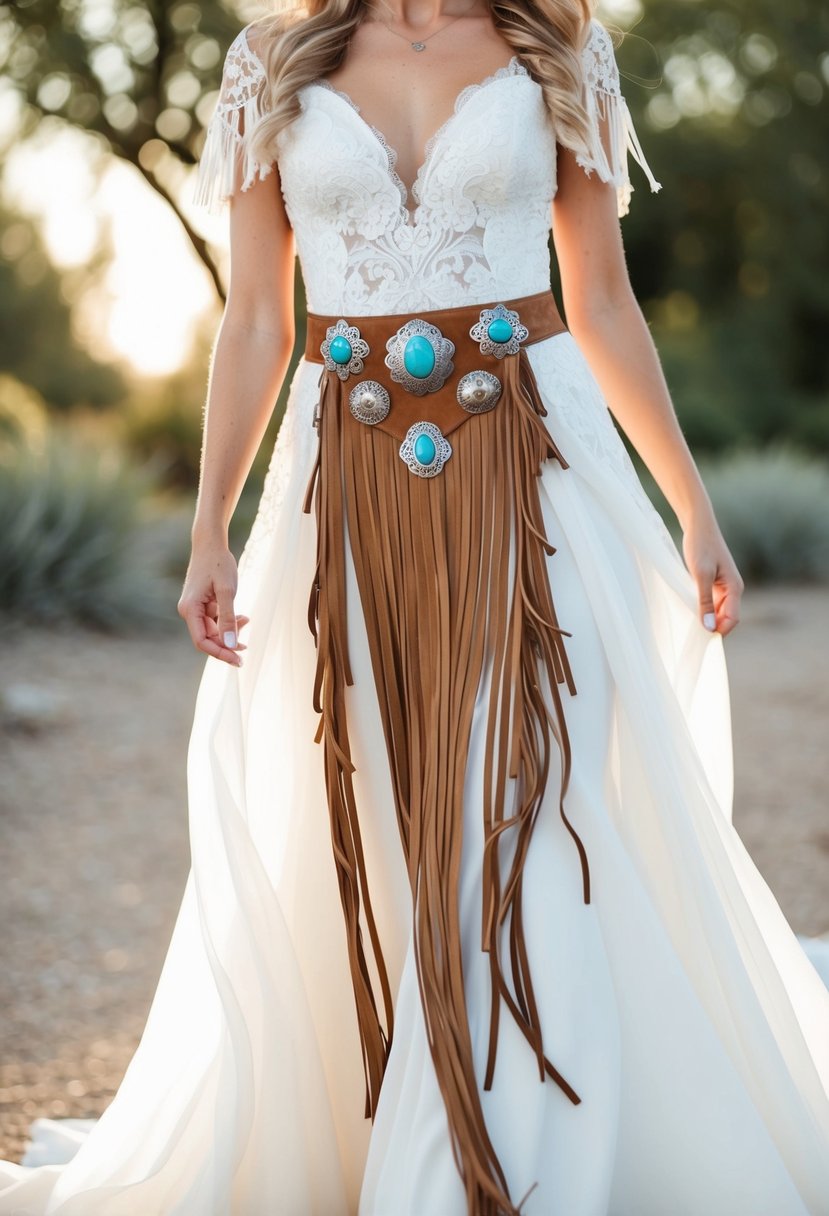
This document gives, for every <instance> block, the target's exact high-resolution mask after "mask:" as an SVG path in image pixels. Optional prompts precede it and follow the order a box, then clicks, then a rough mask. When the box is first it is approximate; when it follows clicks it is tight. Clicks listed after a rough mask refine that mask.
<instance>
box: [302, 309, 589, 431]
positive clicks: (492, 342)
mask: <svg viewBox="0 0 829 1216" xmlns="http://www.w3.org/2000/svg"><path fill="white" fill-rule="evenodd" d="M566 328H567V327H566V325H565V324H564V322H563V320H562V318H561V316H560V314H559V311H558V308H557V307H556V302H555V299H554V297H553V294H552V292H551V291H550V290H549V289H548V290H547V291H540V292H536V293H535V294H533V295H527V296H521V297H519V298H517V299H512V300H499V301H494V302H493V303H492V304H480V303H478V304H464V305H460V306H457V307H454V308H437V309H429V310H425V311H423V312H418V313H416V314H414V315H412V314H410V313H389V314H385V315H382V316H353V315H352V316H343V315H342V314H340V315H339V316H338V315H336V314H332V315H330V316H324V315H322V314H319V313H313V312H309V313H308V328H307V334H306V340H305V358H306V359H307V360H309V361H311V362H314V363H322V364H323V366H324V369H325V370H324V372H323V373H322V374H323V375H325V376H328V377H329V378H330V379H331V380H332V381H333V383H334V384H336V383H337V379H339V382H340V386H341V388H342V389H343V390H344V392H345V395H346V396H347V399H348V408H349V411H350V412H351V413H352V414H353V415H354V418H355V419H357V420H358V421H359V422H361V423H367V424H370V425H372V426H377V427H379V429H380V430H384V431H388V432H389V433H390V434H392V435H394V436H395V437H397V438H398V439H400V440H403V439H404V438H405V437H406V436H407V435H409V434H410V432H411V428H412V427H413V426H420V425H426V424H428V425H429V426H433V425H434V426H437V427H438V428H439V429H440V431H441V434H442V436H446V435H447V434H449V433H450V432H451V431H453V430H455V429H457V427H458V426H460V425H461V424H462V423H463V421H464V420H465V419H468V418H469V416H470V415H474V414H483V413H486V412H488V411H489V410H491V409H493V408H494V407H495V405H496V403H497V402H498V400H499V399H500V397H501V393H502V388H503V384H504V382H505V377H508V376H509V374H510V368H511V366H512V364H513V363H515V365H516V366H517V363H518V361H519V360H517V359H516V357H517V356H520V354H521V351H522V349H523V348H524V347H525V346H527V345H528V344H531V343H533V342H541V341H543V340H544V339H545V338H551V337H553V336H554V335H556V334H560V333H563V332H564V331H565V330H566ZM512 370H514V368H513V369H512ZM316 423H317V415H316V414H315V417H314V425H316Z"/></svg>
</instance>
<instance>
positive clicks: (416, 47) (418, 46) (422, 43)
mask: <svg viewBox="0 0 829 1216" xmlns="http://www.w3.org/2000/svg"><path fill="white" fill-rule="evenodd" d="M477 3H478V0H472V3H471V4H470V5H469V6H468V7H467V8H465V9H464V10H463V12H462V13H456V15H455V16H454V17H452V18H451V19H450V20H449V21H447V22H446V25H442V26H441V27H440V29H439V30H435V31H434V32H433V33H431V34H427V35H426V37H425V38H420V39H418V40H417V41H415V42H412V40H411V38H407V37H406V35H405V34H401V33H400V31H399V30H393V29H392V28H391V26H390V25H389V23H388V21H383V20H382V19H381V20H380V24H381V25H384V26H385V27H386V29H387V30H388V31H389V33H390V34H396V35H397V37H398V38H402V39H403V41H404V42H408V44H409V46H410V47H411V48H412V50H413V51H425V50H426V43H427V42H428V41H429V39H430V38H434V37H435V35H436V34H442V33H443V31H444V30H445V29H448V28H449V26H450V25H451V24H452V22H453V21H458V20H460V18H461V17H465V16H466V14H467V13H468V12H469V11H470V9H473V8H474V7H475V5H476V4H477ZM386 7H387V6H386Z"/></svg>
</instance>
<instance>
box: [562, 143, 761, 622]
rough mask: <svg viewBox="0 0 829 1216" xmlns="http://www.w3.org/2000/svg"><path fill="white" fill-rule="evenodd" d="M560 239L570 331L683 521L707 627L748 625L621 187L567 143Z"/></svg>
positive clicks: (740, 586)
mask: <svg viewBox="0 0 829 1216" xmlns="http://www.w3.org/2000/svg"><path fill="white" fill-rule="evenodd" d="M553 239H554V242H555V248H556V256H557V259H558V264H559V270H560V274H561V285H562V295H563V303H564V311H565V314H566V318H567V325H568V328H569V330H570V332H571V333H572V335H573V337H574V338H575V340H576V342H577V343H578V345H579V347H580V348H581V350H582V351H583V352H584V355H585V357H586V358H587V360H588V362H589V364H590V369H591V371H592V372H593V375H594V376H595V377H596V380H597V381H598V384H599V387H600V388H601V390H602V392H603V394H604V396H605V399H606V400H607V403H608V405H609V407H610V409H611V412H612V413H613V415H614V417H615V418H616V419H617V421H618V422H619V425H620V426H621V428H622V430H623V431H624V432H625V434H626V435H627V436H628V438H629V439H630V441H631V443H632V444H633V446H634V447H635V448H636V451H637V452H638V453H639V455H640V456H641V457H642V460H643V461H644V462H645V464H646V465H647V467H648V469H649V470H650V472H651V473H652V475H653V477H654V479H655V481H656V483H657V485H658V486H659V487H660V489H661V490H662V492H663V494H664V495H665V497H666V498H667V500H668V502H669V504H670V506H671V508H672V510H673V511H674V512H675V514H676V516H677V519H678V520H679V524H680V527H681V528H682V533H683V542H682V545H683V554H684V557H685V563H686V565H687V567H688V569H689V571H690V573H691V574H692V576H693V577H694V580H695V582H696V584H697V589H698V594H699V608H700V616H701V619H702V623H703V624H704V625H705V627H706V628H711V629H716V630H718V631H719V632H720V633H721V634H726V633H729V632H730V631H731V630H732V629H733V628H734V626H735V625H736V624H737V622H738V621H739V619H740V597H741V594H742V591H743V580H742V578H741V577H740V574H739V571H738V570H737V567H736V565H735V563H734V559H733V558H732V556H731V554H730V552H729V550H728V547H727V545H726V543H725V540H724V539H723V536H722V533H721V531H720V528H719V525H718V523H717V520H716V517H715V515H714V510H713V507H712V505H711V500H710V498H709V496H708V493H707V491H706V489H705V486H704V485H703V482H702V478H701V477H700V474H699V470H698V469H697V467H696V464H695V463H694V459H693V457H692V455H691V452H690V450H689V448H688V444H687V443H686V441H685V436H684V435H683V433H682V430H681V428H680V425H679V421H678V419H677V416H676V412H675V410H674V407H673V403H672V401H671V396H670V392H669V390H668V386H667V383H666V381H665V376H664V373H663V371H662V366H661V364H660V361H659V356H658V354H657V351H656V347H655V345H654V342H653V339H652V337H651V334H650V330H649V329H648V326H647V323H646V321H645V318H644V317H643V315H642V311H641V309H640V307H639V305H638V303H637V301H636V298H635V296H634V294H633V289H632V287H631V284H630V279H629V277H628V270H627V264H626V262H625V253H624V247H623V244H622V233H621V227H620V224H619V220H618V218H617V199H616V191H615V189H614V188H613V186H612V185H609V184H606V183H604V182H602V181H600V180H599V178H598V177H597V176H596V175H595V174H593V175H591V176H588V175H587V174H586V173H585V171H584V170H583V169H582V168H581V166H580V165H579V164H578V163H577V161H576V158H575V156H574V154H573V153H572V152H571V151H570V150H569V149H567V148H564V147H561V146H560V147H559V152H558V188H557V191H556V196H555V200H554V202H553Z"/></svg>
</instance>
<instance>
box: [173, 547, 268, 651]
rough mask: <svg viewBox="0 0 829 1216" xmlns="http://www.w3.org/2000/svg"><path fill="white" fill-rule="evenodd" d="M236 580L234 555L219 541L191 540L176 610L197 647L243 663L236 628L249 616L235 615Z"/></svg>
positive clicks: (243, 646)
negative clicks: (190, 550)
mask: <svg viewBox="0 0 829 1216" xmlns="http://www.w3.org/2000/svg"><path fill="white" fill-rule="evenodd" d="M237 584H238V570H237V566H236V559H235V557H234V556H233V554H232V553H231V552H230V549H229V548H228V547H227V544H226V543H224V542H222V541H209V542H204V541H200V542H194V543H193V547H192V552H191V554H190V562H189V564H188V566H187V574H186V575H185V578H184V586H183V588H182V592H181V596H180V597H179V601H178V605H177V610H178V614H179V616H180V617H182V618H183V619H184V622H185V624H186V625H187V628H188V630H189V632H190V637H191V639H192V641H193V645H194V646H195V648H196V650H200V651H202V652H203V653H204V654H209V655H212V656H213V657H214V658H216V659H221V660H222V661H223V662H224V663H230V664H232V665H233V666H234V667H241V666H242V659H241V656H240V655H239V653H238V652H239V651H240V650H245V649H246V647H245V645H244V643H243V642H240V641H239V631H240V630H241V629H242V627H243V626H244V625H246V624H247V623H248V621H249V620H250V618H249V617H246V616H236V614H235V612H234V605H233V601H234V598H235V596H236V588H237Z"/></svg>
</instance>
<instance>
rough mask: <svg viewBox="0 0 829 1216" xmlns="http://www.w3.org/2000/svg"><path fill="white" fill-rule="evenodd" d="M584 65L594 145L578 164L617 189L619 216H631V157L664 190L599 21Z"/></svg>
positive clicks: (586, 49) (654, 188)
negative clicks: (604, 138)
mask: <svg viewBox="0 0 829 1216" xmlns="http://www.w3.org/2000/svg"><path fill="white" fill-rule="evenodd" d="M582 63H583V67H584V82H585V96H584V101H585V107H586V109H587V117H588V120H589V125H590V142H589V145H588V148H587V151H586V152H582V153H577V155H576V160H577V162H578V164H580V165H581V167H582V168H583V169H584V170H585V172H586V173H588V174H589V173H591V172H592V171H593V170H595V171H596V173H597V174H598V176H599V179H600V180H601V181H603V182H608V183H610V184H611V185H613V186H615V187H616V197H617V202H618V213H619V215H620V216H623V215H627V213H628V211H629V209H630V196H631V194H632V193H633V186H632V185H631V182H630V175H629V173H628V154H630V155H631V156H632V157H633V159H634V160H635V161H636V163H637V164H638V165H639V166H640V167H641V168H642V170H643V171H644V173H645V176H646V177H647V179H648V182H649V183H650V188H651V190H652V191H653V192H654V193H656V191H657V190H661V189H662V186H661V184H660V183H659V182H658V181H657V180H656V178H655V177H654V175H653V173H652V172H651V168H650V166H649V165H648V162H647V160H646V159H645V154H644V152H643V151H642V145H641V144H640V143H639V137H638V136H637V134H636V130H635V128H634V125H633V119H632V117H631V114H630V110H629V109H628V106H627V102H626V101H625V99H624V97H623V96H622V90H621V86H620V84H619V69H618V66H617V64H616V57H615V55H614V52H613V43H612V42H611V40H610V35H609V34H608V32H607V30H606V29H605V28H604V26H603V25H602V24H601V23H600V22H599V21H597V20H595V18H594V19H593V21H592V22H591V29H590V33H589V35H588V38H587V42H586V43H585V45H584V49H583V51H582ZM605 120H606V121H607V124H608V140H609V144H610V155H609V156H608V153H607V150H606V149H605V146H604V143H603V141H602V123H603V121H605Z"/></svg>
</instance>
